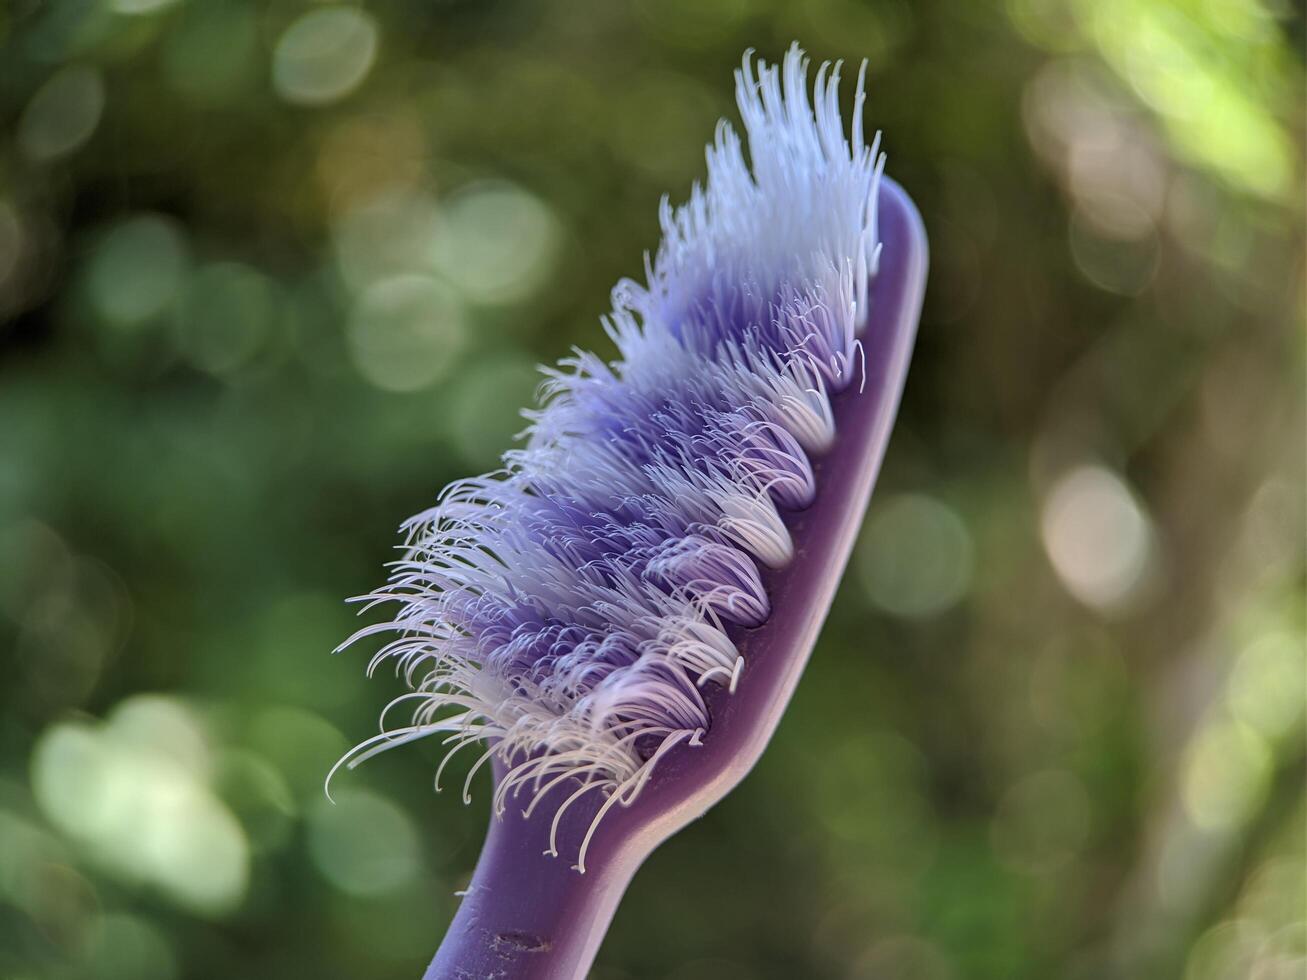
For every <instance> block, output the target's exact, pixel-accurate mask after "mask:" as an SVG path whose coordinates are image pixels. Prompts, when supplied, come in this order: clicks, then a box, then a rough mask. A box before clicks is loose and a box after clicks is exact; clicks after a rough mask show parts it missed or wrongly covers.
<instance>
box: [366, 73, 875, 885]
mask: <svg viewBox="0 0 1307 980" xmlns="http://www.w3.org/2000/svg"><path fill="white" fill-rule="evenodd" d="M806 69H807V65H806V60H805V59H804V58H803V56H802V54H801V52H800V51H799V50H798V49H797V47H796V48H792V49H791V50H790V52H789V53H788V55H787V57H786V59H785V62H784V66H783V69H782V68H778V67H775V66H766V65H763V64H762V63H759V64H758V65H757V69H756V74H755V66H754V63H753V61H752V57H751V56H746V58H745V61H744V64H743V66H742V68H741V69H740V70H739V71H738V72H737V76H736V77H737V97H738V101H739V106H740V113H741V116H742V118H743V120H744V124H745V129H746V132H747V136H748V151H749V160H750V162H749V163H746V160H745V154H744V148H743V146H742V144H741V141H740V140H739V138H738V137H737V136H736V135H735V133H734V131H733V130H732V129H731V128H730V127H729V126H728V125H726V124H725V123H723V124H722V125H721V126H720V127H719V128H718V131H717V136H716V140H715V142H714V144H713V145H712V146H711V147H710V148H709V150H708V180H707V183H706V185H705V187H703V188H699V187H697V186H696V187H695V188H694V190H693V192H692V195H691V199H690V201H689V203H688V204H686V205H685V206H683V207H681V208H678V209H672V208H671V206H670V205H668V204H667V202H666V201H664V204H663V208H662V213H661V222H662V230H663V243H662V245H661V247H660V248H659V250H658V253H657V256H656V258H655V259H654V260H653V261H652V262H651V263H647V268H648V276H647V280H648V281H647V284H646V285H643V286H641V285H638V284H636V283H634V282H631V281H629V280H624V281H623V282H621V283H619V284H618V286H617V288H616V289H615V290H614V291H613V312H612V313H611V314H610V315H609V316H608V317H607V318H605V321H604V325H605V328H606V330H607V333H608V335H609V337H610V338H611V339H612V341H613V342H614V343H615V345H616V347H617V351H618V357H617V358H616V359H615V360H612V361H611V362H605V361H603V360H601V359H600V358H598V357H596V356H595V355H593V354H589V353H586V352H582V351H578V352H576V353H574V354H573V355H572V356H570V357H568V358H565V359H564V360H562V361H561V362H560V364H559V366H558V367H557V368H554V369H547V370H546V371H545V374H546V378H545V381H544V383H543V384H542V386H541V393H542V399H543V403H542V405H541V406H540V407H539V408H537V409H535V410H533V411H530V412H527V413H525V414H526V416H527V418H528V420H529V427H528V431H527V438H526V444H525V445H524V446H523V447H521V448H518V449H514V450H511V451H509V452H507V453H505V455H504V467H503V469H502V470H500V471H498V472H496V473H492V474H487V475H484V476H481V477H476V478H471V479H467V480H462V481H459V482H457V483H455V484H452V485H451V486H450V487H447V488H446V490H445V491H444V492H443V493H442V495H441V498H440V500H439V502H438V503H437V505H436V506H435V507H434V508H432V509H431V510H429V511H427V512H425V513H423V514H420V515H418V516H417V517H415V518H413V519H412V520H411V521H409V522H408V523H407V524H406V525H405V531H406V534H407V538H406V544H405V549H406V550H405V555H404V558H403V559H402V560H401V561H400V562H398V563H397V564H396V566H395V567H394V570H393V574H392V576H391V580H390V583H389V584H388V585H387V586H386V587H384V588H382V589H380V590H379V591H377V592H376V593H374V594H372V595H370V596H367V597H365V599H367V600H369V602H370V603H372V602H394V603H396V604H397V611H396V613H395V615H394V618H393V619H392V620H391V621H390V622H388V623H385V624H380V625H379V626H373V627H369V628H367V629H365V630H363V631H361V632H360V634H359V635H360V636H362V635H373V634H375V633H380V632H385V631H393V632H394V633H396V634H397V638H396V639H395V640H393V641H392V642H391V643H389V644H388V645H387V646H386V647H384V648H383V649H382V651H380V652H379V654H378V655H377V657H376V658H374V660H373V664H374V665H375V664H376V663H377V662H378V661H379V660H380V659H382V658H386V657H394V658H395V659H396V660H397V662H398V664H399V666H400V668H401V669H402V670H403V671H404V673H405V675H406V676H407V677H408V678H409V679H410V682H412V683H415V686H416V688H415V691H414V692H413V693H412V694H409V695H406V696H405V697H404V698H403V699H401V700H409V699H412V700H416V701H417V703H418V709H417V711H416V712H415V716H414V718H413V721H412V723H411V724H410V725H408V726H406V727H403V728H399V729H395V730H392V731H389V732H386V733H383V734H382V735H380V736H378V737H376V738H374V739H372V740H369V741H368V742H365V743H364V744H363V745H361V746H359V747H358V749H356V750H355V752H354V753H353V754H352V755H351V756H350V757H347V758H349V760H350V761H351V762H357V761H361V760H362V759H363V758H366V757H368V756H370V755H372V754H374V753H375V752H377V751H381V750H383V749H385V748H389V747H390V746H392V745H394V744H397V743H399V742H404V741H411V740H413V739H415V738H420V737H425V736H427V735H433V734H437V733H441V734H442V735H443V736H444V738H445V739H446V740H447V742H448V744H449V746H450V754H451V755H452V754H453V753H455V752H457V751H458V750H460V749H461V748H464V747H468V746H472V745H474V744H476V743H483V745H482V748H481V749H480V758H479V761H478V765H480V764H483V763H484V762H485V761H486V760H487V759H488V758H490V756H491V755H492V754H494V755H498V757H499V758H500V760H501V761H502V762H503V764H504V766H503V771H504V776H503V777H502V778H501V779H500V781H499V784H498V787H497V790H496V795H495V805H496V808H497V809H498V810H500V811H502V809H503V808H504V807H505V806H506V805H507V802H508V800H509V799H510V798H513V797H515V796H518V795H519V794H524V795H525V797H526V803H527V805H528V806H529V804H530V801H531V800H533V799H539V798H541V796H542V795H544V794H546V793H548V792H549V791H550V790H551V789H552V788H553V787H554V786H555V785H557V784H558V783H559V782H560V781H562V780H564V779H565V778H566V777H568V776H569V775H570V776H575V777H578V778H579V779H580V783H579V784H578V788H577V790H576V793H575V794H573V795H570V796H568V803H564V804H563V809H566V806H567V805H569V803H570V802H571V801H572V800H574V799H576V798H577V797H579V796H580V795H582V794H584V793H589V792H598V793H601V794H604V795H605V796H606V797H608V798H611V797H612V796H613V795H614V794H616V795H619V796H620V797H621V802H624V803H629V802H630V801H631V800H633V799H634V798H635V796H636V795H637V794H638V792H639V791H640V789H641V787H643V785H644V784H645V782H646V781H647V779H648V776H649V774H650V772H651V771H652V767H654V766H656V765H657V763H658V761H659V759H660V758H661V757H662V756H663V755H664V754H665V753H666V752H667V751H668V750H670V748H671V747H673V746H676V745H680V744H682V743H690V744H699V743H701V742H703V741H705V740H710V739H711V738H712V717H711V716H710V713H709V710H708V708H707V706H706V703H705V698H704V696H703V692H704V689H706V688H707V687H709V686H716V687H721V688H725V689H727V690H730V691H734V690H735V688H736V685H737V684H747V683H748V671H749V665H748V663H747V662H745V661H744V659H743V658H742V657H741V655H740V653H739V651H738V650H737V645H736V642H735V638H736V637H737V636H738V630H740V629H748V628H754V627H760V626H763V625H764V624H765V623H766V621H767V618H768V616H769V613H770V601H769V597H768V595H767V592H766V590H765V589H764V586H763V579H764V576H763V574H762V570H763V569H768V568H770V569H776V568H781V567H783V566H785V565H786V564H787V563H788V562H789V561H790V559H791V558H792V557H793V554H794V549H795V543H794V541H792V539H791V532H790V527H789V523H790V522H789V516H790V515H792V514H794V513H795V512H797V511H800V510H802V509H804V508H806V507H808V506H809V505H811V504H812V502H813V499H814V496H815V494H816V490H817V486H816V478H815V476H814V469H813V465H812V463H813V460H814V459H816V458H817V457H818V456H820V455H821V454H823V453H826V452H830V451H832V448H833V447H834V446H835V444H836V441H837V433H835V431H834V422H833V415H832V412H831V403H830V399H831V397H832V396H834V395H836V394H838V393H839V392H841V391H844V390H846V389H848V388H850V387H851V386H856V385H857V384H858V383H859V377H860V365H861V355H862V351H861V345H860V341H859V339H858V334H859V331H860V329H861V328H862V326H863V324H864V323H865V322H866V318H867V312H868V311H867V309H866V299H865V298H866V297H867V295H868V281H869V279H870V278H871V277H873V276H874V275H875V271H876V264H877V257H878V244H877V241H878V239H877V232H876V201H877V184H878V181H879V177H880V172H881V166H882V163H883V158H882V157H881V156H880V154H879V152H878V139H877V140H873V141H872V142H871V143H870V144H867V143H864V141H863V137H862V129H861V122H860V110H861V104H862V99H863V95H862V78H861V77H859V80H858V90H857V95H856V103H855V105H856V110H855V114H854V116H855V122H854V127H853V132H852V135H851V136H848V137H846V135H845V133H844V130H843V126H842V123H841V120H840V114H839V109H838V100H837V85H838V67H836V68H835V69H834V70H832V71H830V72H829V73H828V70H827V68H826V67H825V66H823V67H822V69H821V70H820V71H819V72H818V74H817V78H816V83H815V92H814V98H813V102H812V103H811V104H810V103H809V99H808V84H807V79H806ZM447 758H448V757H447ZM442 768H443V764H442ZM475 768H476V767H475V766H474V770H475ZM469 778H470V777H469ZM438 779H439V775H438V776H437V780H438ZM604 809H606V808H604ZM603 812H604V810H603V809H601V810H600V813H601V814H602V813H603ZM584 858H585V855H584V845H582V847H581V853H580V854H579V855H578V863H579V864H581V865H582V866H583V865H584Z"/></svg>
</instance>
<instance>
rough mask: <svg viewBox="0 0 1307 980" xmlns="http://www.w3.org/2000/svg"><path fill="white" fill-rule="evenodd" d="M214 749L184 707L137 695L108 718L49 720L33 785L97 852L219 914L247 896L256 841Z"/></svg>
mask: <svg viewBox="0 0 1307 980" xmlns="http://www.w3.org/2000/svg"><path fill="white" fill-rule="evenodd" d="M207 757H208V749H207V746H206V744H205V740H204V736H203V734H202V733H201V731H200V730H199V727H198V724H197V722H196V720H195V719H194V717H193V716H192V715H191V714H190V712H189V711H188V710H187V709H186V708H185V706H183V705H182V704H180V703H178V702H175V701H171V700H168V699H166V698H163V697H159V696H151V695H138V696H136V697H134V698H132V699H130V700H127V701H124V702H123V703H122V704H120V705H119V706H118V708H117V709H116V710H115V711H114V713H113V714H112V715H110V717H109V718H108V719H106V721H105V722H104V724H103V725H96V724H88V723H85V722H80V721H70V722H64V723H61V724H58V725H55V726H54V727H52V728H50V729H48V730H47V731H46V732H45V733H44V734H43V735H42V737H41V739H40V741H38V742H37V744H36V746H35V748H34V750H33V753H32V789H33V793H34V796H35V798H36V800H37V802H38V803H39V804H40V806H41V809H42V810H43V811H44V813H45V815H46V816H47V817H48V818H49V819H50V820H51V822H52V823H54V824H55V825H56V826H57V827H59V828H60V829H61V830H62V831H64V832H65V833H67V834H68V835H69V836H70V837H71V838H72V839H73V840H75V841H76V842H77V843H78V845H79V846H80V847H82V848H84V849H85V851H86V852H87V854H88V856H90V857H91V859H92V860H94V861H97V862H102V863H103V864H104V865H105V866H106V867H107V869H108V870H110V871H111V872H112V873H114V874H115V875H117V876H119V877H121V878H122V879H124V880H125V881H128V882H143V883H147V884H150V885H153V886H155V887H156V888H158V889H159V890H160V891H161V892H162V893H163V894H165V895H166V896H167V897H168V898H170V899H171V900H172V901H174V902H175V903H177V904H178V905H180V906H181V907H183V908H186V909H189V910H191V911H194V912H199V913H201V914H205V915H220V914H223V913H226V912H228V911H231V910H232V909H233V908H235V907H236V906H237V905H238V904H239V903H240V901H241V899H242V898H243V897H244V894H245V888H246V884H247V879H248V875H249V847H248V843H247V841H246V838H245V834H244V831H243V830H242V828H241V826H240V824H239V823H237V821H236V820H235V818H234V817H233V816H232V814H231V812H230V811H229V810H228V809H227V808H226V806H224V805H223V803H222V802H221V801H220V800H219V799H217V797H215V796H214V795H213V793H212V792H211V791H210V789H209V787H208V784H207V778H206V777H207V773H206V769H207V764H208V758H207Z"/></svg>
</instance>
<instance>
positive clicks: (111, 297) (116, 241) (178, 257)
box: [86, 214, 188, 327]
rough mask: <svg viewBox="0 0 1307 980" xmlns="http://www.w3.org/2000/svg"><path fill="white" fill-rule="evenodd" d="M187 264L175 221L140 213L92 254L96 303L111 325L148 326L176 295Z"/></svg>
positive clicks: (90, 281) (90, 282)
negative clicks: (147, 323) (146, 323)
mask: <svg viewBox="0 0 1307 980" xmlns="http://www.w3.org/2000/svg"><path fill="white" fill-rule="evenodd" d="M187 263H188V255H187V248H186V242H185V240H184V238H183V237H182V233H181V231H180V230H179V229H178V227H177V225H176V224H175V223H174V222H173V221H171V220H169V219H168V218H165V217H163V216H161V215H158V214H142V215H135V216H133V217H131V218H128V219H127V220H125V221H123V222H121V223H120V224H118V225H116V226H114V227H113V228H111V229H110V230H109V231H108V232H106V233H105V234H104V236H103V237H102V238H101V240H100V241H99V243H98V244H97V246H96V249H95V251H94V253H93V254H92V256H91V261H90V267H89V268H88V270H87V282H86V288H87V292H88V294H89V297H90V301H91V304H92V306H93V307H94V309H95V311H96V312H97V313H98V314H99V315H100V316H101V317H102V318H103V319H104V320H105V321H106V322H107V323H108V324H110V325H111V326H115V327H133V326H136V325H138V324H141V323H144V322H145V321H147V320H149V319H151V318H152V317H154V316H157V315H158V314H160V313H161V312H163V310H164V309H166V308H167V307H168V305H169V304H170V303H171V302H172V301H173V299H174V297H176V295H177V292H178V290H179V289H180V287H181V285H182V278H183V276H184V275H185V273H186V268H187Z"/></svg>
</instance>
